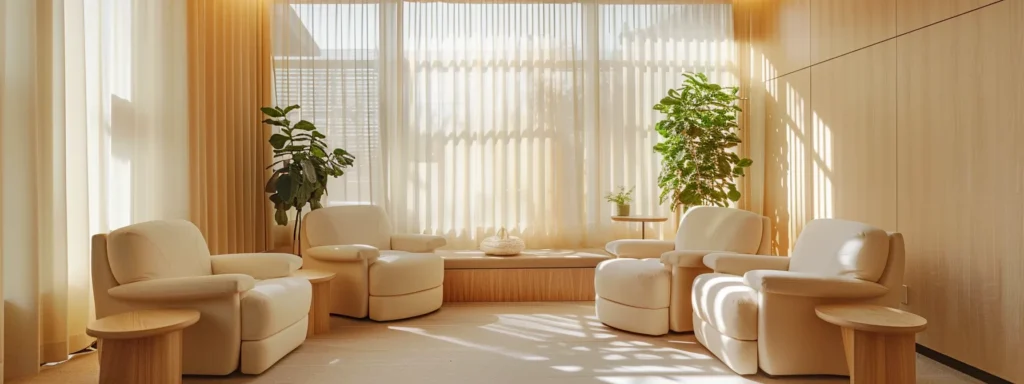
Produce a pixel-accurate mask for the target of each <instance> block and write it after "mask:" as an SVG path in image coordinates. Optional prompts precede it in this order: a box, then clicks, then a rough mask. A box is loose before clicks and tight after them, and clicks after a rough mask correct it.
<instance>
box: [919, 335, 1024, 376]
mask: <svg viewBox="0 0 1024 384" xmlns="http://www.w3.org/2000/svg"><path fill="white" fill-rule="evenodd" d="M916 349H917V353H920V354H921V355H923V356H924V357H927V358H929V359H932V360H935V361H938V362H939V363H942V364H943V365H945V366H947V367H950V368H953V369H955V370H957V371H960V372H963V373H966V374H967V375H969V376H971V377H973V378H975V379H978V380H981V381H982V382H985V383H999V384H1001V383H1006V384H1012V383H1011V382H1010V381H1007V380H1004V379H1002V378H1000V377H999V376H996V375H993V374H991V373H988V372H985V371H982V370H981V369H978V368H977V367H975V366H973V365H970V364H967V363H965V362H962V361H960V360H957V359H954V358H952V357H949V356H946V355H945V354H943V353H941V352H939V351H936V350H934V349H931V348H928V347H925V346H923V345H921V344H917V348H916Z"/></svg>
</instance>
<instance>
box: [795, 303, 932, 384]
mask: <svg viewBox="0 0 1024 384" xmlns="http://www.w3.org/2000/svg"><path fill="white" fill-rule="evenodd" d="M814 312H815V313H816V314H817V315H818V317H819V318H821V319H822V320H825V321H827V322H829V323H832V324H835V325H838V326H839V327H840V328H842V332H843V347H844V348H845V349H846V365H847V367H849V369H850V382H851V383H854V384H856V383H880V384H881V383H888V384H903V383H914V382H916V380H917V372H916V369H917V368H916V366H915V358H916V352H915V350H914V334H916V333H918V332H921V331H923V330H924V329H925V327H926V326H927V325H928V321H927V320H925V319H924V318H923V317H921V316H918V315H915V314H913V313H910V312H906V311H901V310H899V309H896V308H889V307H883V306H879V305H868V304H837V305H821V306H818V307H816V308H814Z"/></svg>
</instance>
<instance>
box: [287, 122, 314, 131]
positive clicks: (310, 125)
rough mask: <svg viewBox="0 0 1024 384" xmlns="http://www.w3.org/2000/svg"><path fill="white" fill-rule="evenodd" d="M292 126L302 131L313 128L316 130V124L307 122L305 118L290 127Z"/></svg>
mask: <svg viewBox="0 0 1024 384" xmlns="http://www.w3.org/2000/svg"><path fill="white" fill-rule="evenodd" d="M292 128H294V129H301V130H303V131H313V130H316V126H315V125H313V123H310V122H308V121H306V120H300V121H299V122H298V123H295V126H294V127H292Z"/></svg>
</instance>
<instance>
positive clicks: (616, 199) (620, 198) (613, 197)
mask: <svg viewBox="0 0 1024 384" xmlns="http://www.w3.org/2000/svg"><path fill="white" fill-rule="evenodd" d="M634 189H636V186H633V187H630V188H629V190H628V191H627V190H626V187H622V186H620V187H619V190H618V191H617V192H608V194H607V195H605V196H604V199H605V200H608V202H609V203H615V216H629V203H630V202H632V201H633V190H634Z"/></svg>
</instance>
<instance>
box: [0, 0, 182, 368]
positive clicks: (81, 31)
mask: <svg viewBox="0 0 1024 384" xmlns="http://www.w3.org/2000/svg"><path fill="white" fill-rule="evenodd" d="M173 4H179V3H178V2H170V3H169V2H164V1H159V0H145V1H144V0H67V1H64V0H39V1H13V2H12V1H6V2H3V4H0V17H2V20H0V21H2V22H3V23H2V27H0V29H4V32H3V34H2V36H3V37H4V44H2V45H0V47H2V51H0V53H2V55H0V61H2V62H3V63H2V64H0V69H2V77H3V82H2V85H3V87H2V88H0V111H2V112H0V113H3V115H2V118H0V147H2V148H0V177H2V182H0V257H2V269H0V270H2V281H3V290H2V296H3V300H4V303H5V305H4V312H3V318H4V322H3V328H4V332H3V346H4V360H3V363H4V366H3V370H4V377H6V378H13V377H21V376H27V375H31V374H34V373H35V372H37V370H38V368H39V366H40V364H42V363H46V362H54V361H62V360H65V359H67V356H68V354H69V353H71V352H75V351H78V350H80V349H82V348H84V347H86V346H88V345H89V343H91V342H92V340H91V338H89V337H88V336H87V335H85V326H86V324H87V323H88V321H89V320H90V318H91V317H92V316H93V314H92V295H91V286H90V278H89V276H90V271H89V266H90V262H89V246H90V240H89V238H90V236H91V235H93V234H95V233H100V232H107V231H109V230H111V229H114V228H117V227H120V226H124V225H128V224H131V223H135V222H139V221H145V220H151V219H158V218H187V215H188V202H187V197H188V185H187V182H188V179H187V166H188V163H187V153H188V149H187V146H186V145H187V140H186V139H187V138H186V136H185V135H186V132H187V119H186V116H187V115H186V113H187V111H185V106H186V105H187V104H186V102H187V99H186V97H187V89H186V88H185V84H186V76H185V70H186V69H185V68H186V62H185V56H184V54H185V48H184V47H185V46H184V42H185V29H184V28H185V19H184V2H181V3H180V7H179V6H177V5H174V6H171V5H173Z"/></svg>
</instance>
